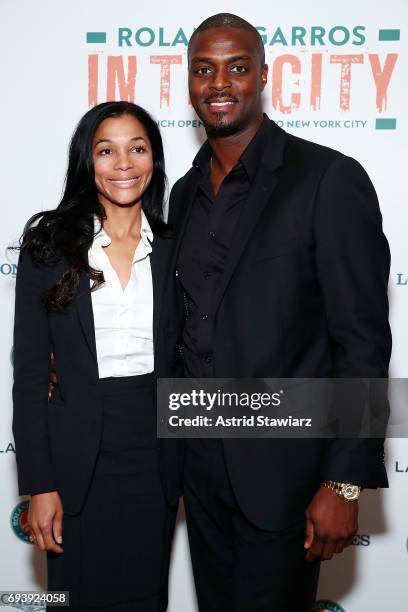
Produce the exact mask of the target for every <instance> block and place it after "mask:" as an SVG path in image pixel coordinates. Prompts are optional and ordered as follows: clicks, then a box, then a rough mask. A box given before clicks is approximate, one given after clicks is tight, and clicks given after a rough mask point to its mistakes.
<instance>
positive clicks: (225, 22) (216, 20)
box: [187, 13, 265, 66]
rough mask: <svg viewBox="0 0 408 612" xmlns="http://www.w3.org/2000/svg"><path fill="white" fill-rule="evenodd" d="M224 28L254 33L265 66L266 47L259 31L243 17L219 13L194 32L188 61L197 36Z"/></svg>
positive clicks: (189, 44) (189, 43)
mask: <svg viewBox="0 0 408 612" xmlns="http://www.w3.org/2000/svg"><path fill="white" fill-rule="evenodd" d="M223 27H224V28H225V27H228V28H241V29H242V30H247V31H249V32H253V33H254V34H255V37H256V40H257V47H258V54H259V59H260V62H261V65H262V66H263V65H264V64H265V47H264V44H263V42H262V38H261V35H260V34H259V32H258V30H257V29H256V28H255V27H254V26H253V25H251V24H250V23H249V22H248V21H245V19H242V17H238V15H233V14H232V13H217V15H212V16H211V17H208V18H207V19H205V20H204V21H203V22H202V23H200V25H199V26H198V28H196V29H195V30H194V32H193V33H192V35H191V37H190V40H189V41H188V48H187V57H188V61H189V62H190V51H191V43H192V41H193V40H194V37H195V36H196V35H197V34H199V33H200V32H203V31H204V30H209V29H210V28H223Z"/></svg>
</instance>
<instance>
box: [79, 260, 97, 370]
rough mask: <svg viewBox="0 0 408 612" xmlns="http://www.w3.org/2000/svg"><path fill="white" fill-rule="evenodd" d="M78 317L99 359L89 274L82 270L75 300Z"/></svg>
mask: <svg viewBox="0 0 408 612" xmlns="http://www.w3.org/2000/svg"><path fill="white" fill-rule="evenodd" d="M75 304H76V309H77V313H78V318H79V321H80V323H81V327H82V331H83V333H84V336H85V339H86V341H87V343H88V346H89V348H90V350H91V353H92V355H93V357H94V358H95V360H96V361H97V355H96V340H95V324H94V316H93V310H92V298H91V288H90V282H89V276H88V275H87V274H86V273H85V272H82V273H81V276H80V279H79V289H78V295H77V298H76V300H75Z"/></svg>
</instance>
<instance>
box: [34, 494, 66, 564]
mask: <svg viewBox="0 0 408 612" xmlns="http://www.w3.org/2000/svg"><path fill="white" fill-rule="evenodd" d="M62 517H63V509H62V502H61V498H60V496H59V494H58V492H57V491H50V492H49V493H38V494H36V495H32V496H31V499H30V506H29V508H28V527H29V529H30V532H31V533H32V535H33V536H34V540H35V544H36V545H37V546H38V548H39V549H40V550H51V551H53V552H59V553H60V552H64V550H63V548H62V547H61V546H60V545H59V544H61V542H62Z"/></svg>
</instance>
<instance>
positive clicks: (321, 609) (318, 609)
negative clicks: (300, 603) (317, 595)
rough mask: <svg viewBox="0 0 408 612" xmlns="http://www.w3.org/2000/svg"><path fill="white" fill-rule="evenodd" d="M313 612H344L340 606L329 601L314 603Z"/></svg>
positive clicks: (323, 600)
mask: <svg viewBox="0 0 408 612" xmlns="http://www.w3.org/2000/svg"><path fill="white" fill-rule="evenodd" d="M314 609H315V612H346V610H345V608H343V607H342V606H341V605H340V604H338V603H336V602H335V601H331V600H329V599H321V600H320V601H316V603H315V607H314Z"/></svg>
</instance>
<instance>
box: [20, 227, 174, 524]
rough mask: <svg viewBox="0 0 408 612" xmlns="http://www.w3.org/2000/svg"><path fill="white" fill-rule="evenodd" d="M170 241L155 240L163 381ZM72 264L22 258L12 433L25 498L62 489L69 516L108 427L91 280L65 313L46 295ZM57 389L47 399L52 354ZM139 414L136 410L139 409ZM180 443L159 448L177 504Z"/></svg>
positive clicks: (157, 345) (84, 279)
mask: <svg viewBox="0 0 408 612" xmlns="http://www.w3.org/2000/svg"><path fill="white" fill-rule="evenodd" d="M170 242H171V241H170V240H168V239H163V238H160V237H159V236H157V235H155V236H154V239H153V242H152V252H151V255H150V261H151V269H152V282H153V303H154V308H153V340H154V350H155V354H154V363H155V373H156V374H157V376H169V374H170V373H169V370H168V360H167V356H166V355H165V352H164V342H163V340H162V337H163V329H162V328H161V326H160V324H159V321H160V307H161V304H162V290H163V284H164V278H165V274H166V267H167V264H168V254H169V248H170ZM66 267H67V263H66V262H65V261H64V260H63V259H61V261H60V262H59V263H58V264H57V265H55V266H53V267H46V266H44V265H37V264H35V263H34V261H33V259H32V257H31V256H30V254H29V253H23V254H21V255H20V258H19V264H18V270H17V277H16V302H15V319H14V384H13V405H14V410H13V434H14V439H15V444H16V458H17V475H18V487H19V494H20V495H27V494H35V493H43V492H46V491H52V490H57V491H58V492H59V493H60V496H61V499H62V503H63V508H64V511H65V512H66V513H67V514H76V513H77V512H79V511H80V509H81V507H82V504H83V501H84V499H85V495H86V492H87V489H88V486H89V484H90V480H91V475H92V470H93V467H94V464H95V460H96V457H97V452H98V447H99V442H100V436H101V425H102V409H101V402H100V399H99V397H98V378H99V375H98V363H97V354H96V342H95V329H94V319H93V311H92V300H91V291H90V283H89V277H88V276H87V275H86V274H85V273H82V275H81V278H80V285H79V290H78V293H77V295H76V297H75V298H74V300H73V302H72V303H71V304H70V305H69V306H68V308H67V309H66V311H64V312H63V313H52V314H50V315H47V314H46V313H45V311H44V309H43V308H42V306H41V303H40V298H41V295H42V292H43V291H44V290H45V289H47V288H49V287H51V286H53V285H54V284H55V282H56V281H57V280H58V279H59V278H60V277H61V274H62V273H63V271H64V269H65V268H66ZM51 353H53V354H54V358H55V364H56V372H57V379H58V384H57V385H56V386H55V388H54V390H53V392H52V396H51V399H50V400H49V401H48V387H49V381H50V355H51ZM135 409H137V406H135ZM179 447H180V443H179V442H178V441H177V440H163V441H162V443H161V444H160V445H159V452H160V455H161V457H160V459H161V461H160V466H161V470H162V481H163V485H164V488H165V491H166V496H167V499H168V501H169V502H170V503H171V504H174V503H176V502H177V500H178V497H179V494H180V466H181V459H182V453H181V452H180V448H179Z"/></svg>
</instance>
